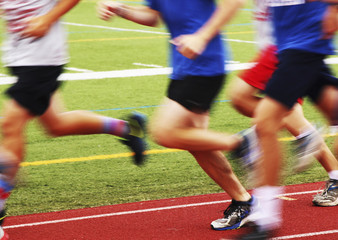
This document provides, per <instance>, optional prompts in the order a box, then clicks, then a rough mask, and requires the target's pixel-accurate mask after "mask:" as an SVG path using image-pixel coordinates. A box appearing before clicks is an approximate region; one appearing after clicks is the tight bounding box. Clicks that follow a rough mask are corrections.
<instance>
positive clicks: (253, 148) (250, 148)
mask: <svg viewBox="0 0 338 240" xmlns="http://www.w3.org/2000/svg"><path fill="white" fill-rule="evenodd" d="M238 135H240V136H242V138H243V141H242V143H241V144H240V145H239V147H238V148H237V149H236V150H235V152H234V154H235V156H236V157H238V158H240V159H241V163H242V165H243V166H244V167H245V168H249V169H250V168H251V167H252V166H254V165H255V164H256V162H257V160H258V159H259V158H260V157H261V149H260V147H259V144H258V138H257V134H256V128H255V127H251V128H248V129H245V130H243V131H241V132H239V133H238Z"/></svg>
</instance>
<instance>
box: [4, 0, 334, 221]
mask: <svg viewBox="0 0 338 240" xmlns="http://www.w3.org/2000/svg"><path fill="white" fill-rule="evenodd" d="M128 2H129V3H134V4H139V3H140V1H128ZM95 4H96V1H89V0H84V1H81V3H80V4H79V5H78V6H77V7H76V8H75V9H73V11H71V12H70V13H69V14H68V15H67V16H66V17H65V19H64V21H65V22H66V23H68V24H67V25H66V26H67V29H68V31H69V50H70V55H71V61H70V63H69V64H68V66H67V67H68V68H70V69H67V71H66V72H67V73H76V72H77V71H78V69H80V70H90V71H94V72H98V71H113V70H125V69H138V68H140V69H141V68H142V69H143V68H152V67H146V66H143V65H137V64H145V65H158V66H163V67H166V66H167V45H168V36H167V35H165V34H159V32H162V33H164V32H166V30H165V28H164V27H161V26H160V27H159V28H149V27H143V26H139V25H136V24H133V23H130V22H127V21H125V20H123V19H115V20H113V21H111V22H104V21H101V20H100V19H98V18H97V16H96V12H95ZM250 8H251V6H250V5H247V6H246V7H245V9H243V10H242V11H241V12H240V14H239V15H238V16H237V17H236V19H235V20H234V21H232V23H231V25H230V26H228V27H227V29H226V31H227V35H226V36H224V37H225V38H228V39H232V40H230V41H229V44H230V47H231V49H232V60H233V61H238V62H241V63H245V62H248V61H250V59H251V58H252V57H253V56H254V54H255V52H256V48H255V45H254V44H253V43H249V42H244V41H252V40H253V36H254V32H253V29H252V25H251V11H250ZM74 23H76V24H81V25H74ZM102 26H105V27H110V28H119V29H109V28H102ZM121 29H124V30H129V31H122V30H121ZM130 30H145V31H147V32H136V31H130ZM233 40H239V41H233ZM74 68H75V70H74ZM76 69H77V70H76ZM6 72H7V71H6V69H4V68H1V69H0V73H2V74H6ZM236 73H237V72H232V73H230V74H229V76H228V80H227V81H228V83H229V82H231V80H232V79H233V77H234V76H235V74H236ZM0 79H1V78H0ZM0 81H1V80H0ZM167 82H168V80H167V76H166V75H158V76H139V77H129V78H107V79H92V80H84V81H67V82H65V83H64V85H63V88H62V91H61V93H62V97H63V99H64V101H65V106H66V108H67V110H75V109H83V110H90V111H95V112H97V113H99V114H102V115H106V116H110V117H116V118H121V117H124V116H125V115H127V114H128V113H130V112H131V111H133V110H136V111H140V112H142V113H144V114H147V115H148V116H149V118H151V116H152V115H153V112H154V111H155V110H156V108H157V107H158V105H159V104H160V103H161V99H162V98H163V96H164V94H165V90H166V86H167ZM7 87H8V85H0V90H1V91H2V92H3V91H4V90H5V89H6V88H7ZM227 99H229V98H228V94H227V92H226V86H225V88H224V90H223V92H222V93H221V94H220V96H219V98H218V100H227ZM1 100H2V101H4V100H5V97H4V95H3V94H2V95H1ZM304 111H305V115H306V116H307V117H308V119H309V120H311V121H320V122H322V118H321V116H320V115H319V114H318V111H316V110H314V108H313V107H312V106H311V105H310V104H309V103H308V102H306V103H305V104H304ZM249 125H250V119H248V118H245V117H243V116H241V115H239V114H238V113H237V112H236V111H235V110H234V109H232V107H231V105H230V103H229V102H224V101H218V102H217V103H216V104H215V106H214V108H213V110H212V113H211V124H210V127H211V129H213V130H216V131H223V132H229V133H236V132H238V131H240V130H243V129H245V128H247V127H248V126H249ZM281 136H283V137H288V136H289V135H288V134H287V133H284V132H282V133H281ZM332 141H333V139H332V138H328V139H327V142H328V144H329V145H330V146H331V144H332ZM283 143H284V145H285V152H286V154H285V155H286V162H287V165H286V167H285V170H284V172H285V178H284V182H283V184H297V183H305V182H314V181H322V180H326V178H327V175H326V173H325V171H324V170H323V168H322V167H321V166H320V165H319V164H318V163H316V164H315V165H314V166H313V167H312V168H311V169H310V170H308V171H306V172H304V173H302V174H297V175H294V174H290V164H291V163H292V160H293V157H292V155H291V154H290V149H289V145H290V144H289V142H287V141H286V142H283ZM149 149H150V150H163V151H162V152H161V151H158V152H156V151H153V153H151V154H149V156H148V162H147V164H146V165H145V166H144V167H141V168H140V167H136V166H134V165H133V164H132V162H131V159H130V157H124V156H123V155H122V153H126V152H128V149H127V148H126V147H125V146H123V145H121V144H120V143H119V142H118V140H117V139H115V138H114V137H112V136H109V135H91V136H69V137H60V138H49V137H48V136H46V135H45V133H44V132H43V130H42V129H41V128H40V126H39V125H38V124H36V122H32V123H31V124H30V125H29V126H28V129H27V148H26V154H27V155H26V159H25V163H24V164H23V166H22V168H21V171H20V173H19V178H18V185H17V186H18V187H17V188H16V189H15V190H14V191H13V193H12V195H11V197H10V199H9V201H8V203H7V207H8V213H9V215H21V214H31V213H39V212H49V211H57V210H65V209H75V208H84V207H94V206H101V205H110V204H119V203H127V202H135V201H143V200H151V199H161V198H172V197H180V196H190V195H198V194H207V193H216V192H221V191H222V190H221V189H220V188H219V187H218V186H217V185H216V184H215V183H214V182H213V181H212V180H211V179H210V178H209V177H208V176H207V175H206V174H205V173H204V172H203V171H202V170H201V168H200V167H199V166H198V164H197V163H196V161H195V160H194V159H193V158H192V156H190V155H189V154H188V153H187V152H184V151H172V152H170V151H167V150H166V149H165V148H163V147H160V146H158V145H156V144H155V143H153V142H151V141H150V140H149ZM229 159H230V161H231V163H232V165H233V167H234V169H235V171H236V173H237V174H238V176H239V177H240V179H241V180H242V181H243V183H244V184H245V185H246V184H247V183H246V181H245V176H244V173H243V172H242V171H241V170H240V168H239V165H238V164H237V163H236V161H235V160H233V159H231V158H229ZM34 164H35V165H34Z"/></svg>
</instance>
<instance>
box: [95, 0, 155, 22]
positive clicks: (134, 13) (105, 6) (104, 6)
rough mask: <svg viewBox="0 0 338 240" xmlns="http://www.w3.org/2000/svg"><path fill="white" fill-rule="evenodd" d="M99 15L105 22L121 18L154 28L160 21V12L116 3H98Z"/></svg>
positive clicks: (144, 7) (145, 7)
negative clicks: (116, 17)
mask: <svg viewBox="0 0 338 240" xmlns="http://www.w3.org/2000/svg"><path fill="white" fill-rule="evenodd" d="M97 13H98V15H99V17H100V18H101V19H103V20H105V21H108V20H110V19H111V18H112V17H114V16H119V17H122V18H125V19H127V20H129V21H132V22H135V23H138V24H141V25H146V26H152V27H154V26H156V25H157V24H158V22H159V19H160V14H159V12H157V11H155V10H153V9H151V8H149V7H147V6H130V5H126V4H123V3H119V2H115V1H100V2H98V5H97Z"/></svg>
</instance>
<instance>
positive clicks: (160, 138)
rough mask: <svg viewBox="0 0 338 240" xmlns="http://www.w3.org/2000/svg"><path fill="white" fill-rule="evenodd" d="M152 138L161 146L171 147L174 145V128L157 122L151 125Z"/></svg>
mask: <svg viewBox="0 0 338 240" xmlns="http://www.w3.org/2000/svg"><path fill="white" fill-rule="evenodd" d="M149 133H150V137H151V139H152V140H153V141H154V142H155V143H157V144H158V145H160V146H163V147H167V148H171V147H172V142H173V139H172V134H173V131H172V129H169V128H168V127H165V126H162V125H159V124H156V125H151V126H150V127H149Z"/></svg>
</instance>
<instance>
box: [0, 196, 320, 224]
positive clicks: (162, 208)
mask: <svg viewBox="0 0 338 240" xmlns="http://www.w3.org/2000/svg"><path fill="white" fill-rule="evenodd" d="M317 192H318V190H313V191H304V192H294V193H285V194H281V195H279V196H292V195H302V194H312V193H317ZM230 201H231V200H222V201H212V202H201V203H192V204H183V205H175V206H167V207H158V208H148V209H141V210H134V211H123V212H115V213H106V214H98V215H90V216H83V217H74V218H65V219H58V220H51V221H42V222H33V223H25V224H18V225H9V226H4V227H3V228H4V229H9V228H21V227H32V226H39V225H45V224H55V223H63V222H72V221H81V220H86V219H94V218H104V217H112V216H121V215H128V214H136V213H145V212H155V211H163V210H170V209H179V208H188V207H196V206H205V205H212V204H220V203H228V202H230Z"/></svg>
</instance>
